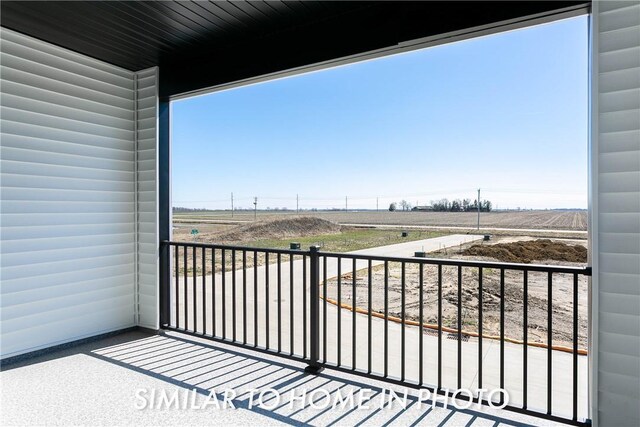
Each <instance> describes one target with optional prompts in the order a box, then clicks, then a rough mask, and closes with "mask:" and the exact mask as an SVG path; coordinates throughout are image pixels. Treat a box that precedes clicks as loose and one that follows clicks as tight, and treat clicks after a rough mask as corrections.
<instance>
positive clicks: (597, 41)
mask: <svg viewBox="0 0 640 427" xmlns="http://www.w3.org/2000/svg"><path fill="white" fill-rule="evenodd" d="M592 41H593V53H592V54H593V67H592V73H593V76H592V79H593V83H592V84H593V92H592V102H593V115H592V121H593V129H592V208H593V211H592V221H593V222H592V230H593V232H594V234H593V249H594V254H593V266H594V275H595V276H594V279H593V283H594V290H593V292H594V296H593V300H594V307H593V312H594V321H595V325H594V330H595V333H596V336H594V340H595V341H594V345H595V350H596V356H595V358H594V361H595V362H596V363H595V364H594V372H593V381H594V390H593V393H592V397H593V401H594V403H595V404H596V407H595V409H596V410H597V413H594V414H593V416H594V418H595V421H596V422H597V424H598V425H601V426H614V425H615V426H631V425H634V426H637V425H640V405H639V404H638V402H639V401H640V2H637V1H602V2H594V4H593V34H592Z"/></svg>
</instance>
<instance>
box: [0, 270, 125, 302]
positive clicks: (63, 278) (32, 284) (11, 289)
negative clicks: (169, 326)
mask: <svg viewBox="0 0 640 427" xmlns="http://www.w3.org/2000/svg"><path fill="white" fill-rule="evenodd" d="M133 274H134V265H133V263H130V264H121V265H118V266H116V267H102V268H90V269H86V270H83V269H82V268H78V269H76V270H73V271H71V272H62V273H54V274H50V275H48V276H47V277H39V278H38V279H37V280H34V278H32V277H23V278H18V279H11V280H9V279H5V278H4V277H3V278H2V294H3V295H9V294H12V293H20V292H28V291H32V290H45V289H48V288H53V287H56V286H64V285H71V284H76V283H85V282H87V281H89V280H102V279H110V280H111V283H114V282H116V281H119V280H120V277H121V276H127V277H129V280H130V281H131V282H132V283H133ZM44 279H46V281H45V280H44ZM132 288H133V286H132Z"/></svg>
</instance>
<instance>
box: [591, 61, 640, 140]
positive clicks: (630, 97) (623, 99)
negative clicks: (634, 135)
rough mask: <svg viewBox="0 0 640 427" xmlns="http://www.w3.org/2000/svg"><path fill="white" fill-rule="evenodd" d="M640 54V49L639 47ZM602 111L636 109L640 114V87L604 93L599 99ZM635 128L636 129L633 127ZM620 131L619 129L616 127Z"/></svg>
mask: <svg viewBox="0 0 640 427" xmlns="http://www.w3.org/2000/svg"><path fill="white" fill-rule="evenodd" d="M638 55H639V56H640V49H638ZM598 103H599V106H600V112H601V113H610V112H615V111H630V110H634V111H636V112H637V113H638V114H640V111H639V110H640V89H628V90H623V91H620V92H610V93H603V94H602V95H600V99H599V101H598ZM632 130H635V129H632ZM616 131H619V129H616Z"/></svg>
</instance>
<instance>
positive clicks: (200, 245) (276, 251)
mask: <svg viewBox="0 0 640 427" xmlns="http://www.w3.org/2000/svg"><path fill="white" fill-rule="evenodd" d="M161 243H162V244H165V245H171V246H186V247H189V248H206V249H226V250H235V251H248V252H269V253H274V254H286V255H307V254H309V251H307V250H303V249H277V248H258V247H254V246H235V245H219V244H215V243H196V242H175V241H169V240H165V241H163V242H161Z"/></svg>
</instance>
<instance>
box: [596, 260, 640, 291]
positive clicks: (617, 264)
mask: <svg viewBox="0 0 640 427" xmlns="http://www.w3.org/2000/svg"><path fill="white" fill-rule="evenodd" d="M598 262H599V264H600V265H599V267H600V271H602V272H613V273H623V274H637V275H638V276H640V255H637V254H621V253H612V254H610V253H606V252H602V251H600V257H599V259H598ZM602 289H606V286H603V287H602Z"/></svg>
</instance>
